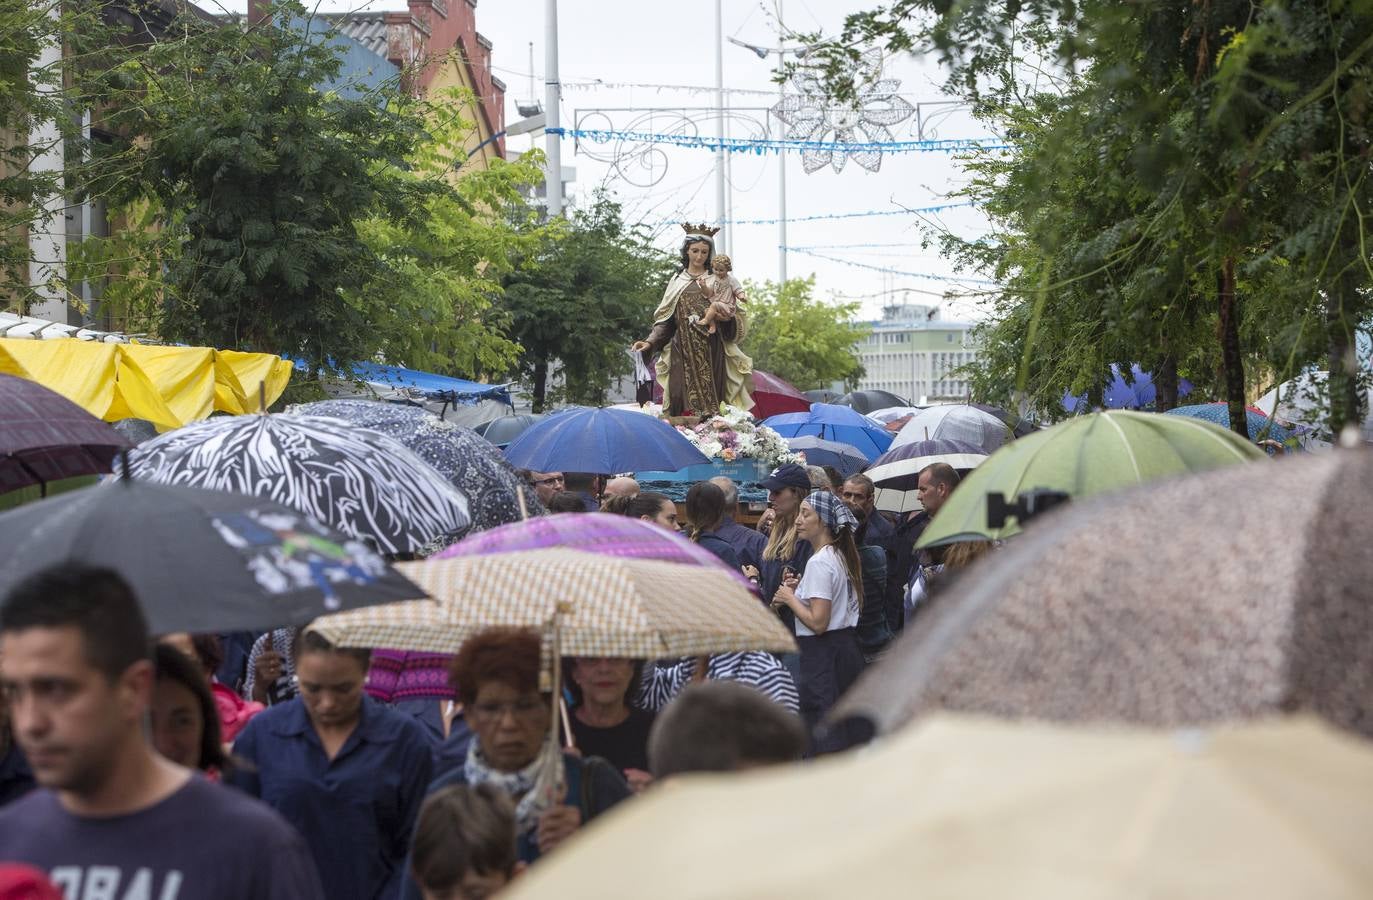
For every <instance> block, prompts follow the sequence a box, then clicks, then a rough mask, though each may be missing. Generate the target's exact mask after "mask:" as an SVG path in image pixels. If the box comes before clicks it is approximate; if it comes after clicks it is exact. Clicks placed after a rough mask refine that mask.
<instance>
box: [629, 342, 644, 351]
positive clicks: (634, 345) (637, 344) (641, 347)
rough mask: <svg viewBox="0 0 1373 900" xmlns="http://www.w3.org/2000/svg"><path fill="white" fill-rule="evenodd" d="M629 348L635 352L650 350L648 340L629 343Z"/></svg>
mask: <svg viewBox="0 0 1373 900" xmlns="http://www.w3.org/2000/svg"><path fill="white" fill-rule="evenodd" d="M629 349H631V350H633V351H634V352H635V353H644V352H646V351H647V350H648V341H635V342H634V343H632V344H630V345H629Z"/></svg>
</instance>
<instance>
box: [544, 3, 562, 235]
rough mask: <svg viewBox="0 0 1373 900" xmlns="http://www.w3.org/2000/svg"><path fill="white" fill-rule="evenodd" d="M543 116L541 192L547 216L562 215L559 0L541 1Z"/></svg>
mask: <svg viewBox="0 0 1373 900" xmlns="http://www.w3.org/2000/svg"><path fill="white" fill-rule="evenodd" d="M544 9H545V13H546V14H545V17H544V28H545V31H546V34H545V36H544V116H545V122H546V126H545V127H546V128H547V140H546V142H545V153H546V154H547V156H548V168H547V174H546V175H545V180H544V192H545V193H546V194H547V195H548V217H549V218H550V219H551V218H553V217H555V216H560V215H562V214H563V148H562V135H561V134H560V133H558V132H559V124H560V120H559V117H558V113H559V107H560V106H561V105H562V104H561V100H562V85H561V83H560V82H559V81H558V0H546V2H545V4H544Z"/></svg>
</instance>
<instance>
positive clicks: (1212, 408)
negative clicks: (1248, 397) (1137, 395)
mask: <svg viewBox="0 0 1373 900" xmlns="http://www.w3.org/2000/svg"><path fill="white" fill-rule="evenodd" d="M1164 415H1169V416H1187V417H1188V418H1190V419H1202V420H1203V421H1206V422H1212V423H1214V424H1216V425H1219V426H1220V427H1222V428H1226V429H1228V428H1229V427H1230V408H1229V407H1228V406H1227V405H1226V404H1224V403H1199V404H1197V405H1196V406H1179V407H1178V408H1177V409H1170V410H1168V412H1167V413H1165V414H1164ZM1244 418H1245V424H1246V425H1247V426H1248V428H1249V440H1251V441H1257V440H1259V436H1260V435H1261V434H1263V433H1264V431H1265V430H1266V431H1267V434H1263V436H1264V438H1271V439H1272V440H1275V441H1277V442H1278V443H1280V444H1285V443H1287V439H1288V438H1289V437H1291V434H1290V433H1289V432H1288V430H1287V429H1286V428H1283V427H1282V426H1280V425H1278V424H1276V423H1275V422H1271V421H1270V420H1269V418H1268V417H1267V416H1266V415H1264V414H1263V413H1261V412H1259V411H1257V410H1255V409H1253V408H1252V407H1246V408H1245V410H1244Z"/></svg>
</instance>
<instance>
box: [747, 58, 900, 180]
mask: <svg viewBox="0 0 1373 900" xmlns="http://www.w3.org/2000/svg"><path fill="white" fill-rule="evenodd" d="M819 71H820V70H819V68H818V66H810V65H807V64H806V60H805V58H804V57H803V58H802V59H801V64H800V65H799V66H798V67H797V68H796V73H795V74H794V75H793V76H792V78H791V83H792V85H793V86H794V87H795V88H796V90H797V91H798V93H795V94H785V95H783V97H782V99H781V100H780V101H779V102H778V103H777V105H776V106H774V107H773V108H772V113H773V115H775V116H777V118H778V119H780V120H781V122H782V124H783V125H785V126H786V131H785V136H786V137H787V138H790V139H792V140H798V141H824V142H833V143H842V144H875V143H884V142H888V141H891V140H892V139H893V138H892V133H891V131H890V130H889V126H891V125H896V124H897V123H899V122H903V121H905V120H906V119H909V118H910V117H911V116H912V115H913V114H914V113H915V107H914V106H912V105H911V104H909V103H907V102H906V101H905V100H904V99H902V98H901V97H899V96H897V94H896V91H897V89H898V88H900V87H901V80H900V79H899V78H883V77H882V51H881V50H877V49H873V50H869V51H867V52H866V53H864V54H863V55H862V56H861V57H859V59H858V61H857V63H855V64H854V69H853V73H852V79H853V85H854V91H855V97H854V99H853V100H852V101H849V102H847V103H842V104H841V103H840V102H839V101H837V100H834V99H832V98H830V97H829V96H828V94H827V92H826V90H825V85H824V82H823V80H822V79H821V77H820V75H819V74H818V73H819ZM850 158H852V159H853V161H854V162H856V163H858V165H860V166H862V167H863V168H865V169H867V170H868V171H869V172H876V171H877V170H878V169H881V168H882V150H881V149H880V148H878V147H854V148H852V149H848V150H832V149H821V148H806V149H803V150H802V151H801V165H802V166H803V167H804V168H805V170H806V174H807V175H809V174H811V173H812V172H818V171H819V170H821V169H823V168H824V167H825V166H827V165H828V166H832V167H833V168H834V171H836V172H842V171H844V163H845V162H847V161H848V160H849V159H850Z"/></svg>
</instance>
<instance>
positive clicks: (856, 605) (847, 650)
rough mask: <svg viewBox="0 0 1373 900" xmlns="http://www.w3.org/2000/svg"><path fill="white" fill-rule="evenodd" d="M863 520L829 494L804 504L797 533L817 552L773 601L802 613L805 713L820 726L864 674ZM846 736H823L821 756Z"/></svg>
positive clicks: (817, 494)
mask: <svg viewBox="0 0 1373 900" xmlns="http://www.w3.org/2000/svg"><path fill="white" fill-rule="evenodd" d="M857 530H858V520H857V519H856V518H854V515H853V512H852V511H850V510H849V508H848V507H847V506H846V505H844V501H842V500H840V499H839V497H838V496H837V495H835V494H833V493H831V492H829V491H814V492H812V493H811V494H810V496H808V497H806V499H805V500H804V501H803V502H802V503H801V510H800V512H799V513H798V514H797V520H796V534H797V537H800V538H802V539H804V540H806V541H809V542H810V545H811V547H812V548H813V550H814V554H813V555H812V556H811V558H810V561H809V562H807V563H806V570H805V574H804V575H803V576H802V577H801V578H800V579H799V581H798V580H796V579H795V578H789V579H787V581H785V582H783V584H782V586H781V587H779V588H778V589H777V593H776V594H775V595H774V596H773V598H772V603H773V605H774V606H786V607H787V608H789V609H790V610H791V611H792V612H793V613H795V614H796V626H795V627H796V643H797V644H798V645H799V646H800V648H801V683H800V689H801V715H802V716H804V717H805V719H806V722H807V723H808V724H810V725H811V726H812V727H814V726H815V725H816V724H818V723H819V722H820V720H821V719H823V718H824V716H825V714H826V713H827V712H829V710H830V707H832V706H834V704H835V703H836V702H837V701H838V700H839V698H840V697H841V696H842V695H843V693H844V692H845V691H847V690H848V689H849V687H850V686H851V685H852V684H853V683H854V682H855V681H857V680H858V676H859V674H860V673H861V672H862V671H863V651H862V649H861V648H860V647H859V645H858V628H857V626H858V616H859V612H860V611H861V609H862V603H863V589H862V585H863V571H862V564H861V563H860V562H859V559H858V545H857V543H856V542H855V540H854V532H855V531H857ZM845 743H846V740H845V735H844V734H843V733H842V732H830V733H829V734H827V735H824V736H823V737H821V739H820V740H819V741H817V743H816V746H815V752H817V753H824V752H830V751H833V750H840V749H843V747H844V746H845Z"/></svg>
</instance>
